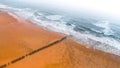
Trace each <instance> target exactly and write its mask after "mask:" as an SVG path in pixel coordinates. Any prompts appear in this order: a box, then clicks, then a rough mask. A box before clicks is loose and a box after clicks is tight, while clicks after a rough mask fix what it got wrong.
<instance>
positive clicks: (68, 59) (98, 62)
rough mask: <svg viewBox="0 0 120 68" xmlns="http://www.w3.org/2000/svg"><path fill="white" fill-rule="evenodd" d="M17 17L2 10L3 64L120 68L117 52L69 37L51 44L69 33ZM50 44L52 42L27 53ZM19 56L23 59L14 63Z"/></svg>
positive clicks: (14, 66) (43, 67)
mask: <svg viewBox="0 0 120 68" xmlns="http://www.w3.org/2000/svg"><path fill="white" fill-rule="evenodd" d="M18 19H19V18H18ZM18 19H16V18H14V17H13V16H10V15H9V14H7V13H5V12H0V68H4V67H5V68H120V57H118V56H115V55H111V54H108V53H104V52H101V51H98V50H94V49H88V48H86V47H84V46H83V45H81V44H78V43H76V42H75V41H73V40H71V39H69V38H67V39H64V40H61V41H59V42H57V43H55V44H51V43H52V42H55V41H57V40H60V39H62V38H64V37H66V35H64V34H59V33H55V32H51V31H48V30H45V29H42V28H40V27H38V26H35V25H33V24H31V23H29V22H27V21H25V20H23V19H19V20H18ZM48 44H51V45H52V46H50V47H47V48H44V49H42V50H39V51H37V52H35V53H34V54H32V55H28V54H29V53H30V52H32V51H35V50H36V49H38V48H42V47H44V46H47V45H48ZM21 57H22V59H21ZM16 58H19V59H21V60H19V61H16V62H15V63H11V61H13V60H15V59H16ZM4 64H5V65H4Z"/></svg>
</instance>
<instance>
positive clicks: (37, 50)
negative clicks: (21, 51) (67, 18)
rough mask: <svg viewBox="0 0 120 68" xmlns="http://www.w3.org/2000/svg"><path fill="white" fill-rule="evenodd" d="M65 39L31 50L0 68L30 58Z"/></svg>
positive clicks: (1, 67)
mask: <svg viewBox="0 0 120 68" xmlns="http://www.w3.org/2000/svg"><path fill="white" fill-rule="evenodd" d="M65 39H67V36H65V37H63V38H61V39H59V40H57V41H55V42H52V43H50V44H48V45H46V46H44V47H42V48H38V49H36V50H33V51H32V52H30V53H28V54H26V55H24V56H21V57H19V58H16V59H14V60H12V61H10V62H8V63H6V64H3V65H1V66H0V68H6V67H7V66H9V65H11V64H14V63H16V62H18V61H20V60H23V59H24V58H26V57H28V56H30V55H33V54H35V53H37V52H39V51H42V50H44V49H46V48H49V47H51V46H53V45H55V44H57V43H60V42H62V41H64V40H65Z"/></svg>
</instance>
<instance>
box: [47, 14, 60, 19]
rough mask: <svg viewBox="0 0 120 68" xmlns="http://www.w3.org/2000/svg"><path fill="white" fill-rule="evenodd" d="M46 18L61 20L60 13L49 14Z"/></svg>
mask: <svg viewBox="0 0 120 68" xmlns="http://www.w3.org/2000/svg"><path fill="white" fill-rule="evenodd" d="M46 18H47V19H50V20H61V18H62V16H61V15H49V16H46Z"/></svg>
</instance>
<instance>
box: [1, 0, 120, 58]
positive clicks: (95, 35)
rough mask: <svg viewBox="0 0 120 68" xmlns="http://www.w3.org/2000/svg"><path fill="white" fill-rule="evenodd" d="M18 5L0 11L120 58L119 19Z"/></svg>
mask: <svg viewBox="0 0 120 68" xmlns="http://www.w3.org/2000/svg"><path fill="white" fill-rule="evenodd" d="M18 1H19V0H18ZM18 1H17V0H12V1H10V0H3V1H0V11H5V12H8V13H10V14H15V15H17V16H18V17H20V18H23V19H25V20H29V21H31V22H32V23H33V24H35V25H36V26H40V27H43V28H45V29H48V30H51V31H55V32H59V33H63V34H66V35H68V37H69V38H71V39H73V40H74V41H76V42H78V43H80V44H84V46H86V47H87V48H93V49H97V50H101V51H104V52H107V53H111V54H115V55H118V56H120V20H119V19H113V17H110V16H109V15H108V16H107V15H105V14H102V13H100V14H99V13H98V14H97V13H94V12H93V13H91V12H89V11H79V12H75V11H72V10H69V11H68V10H65V9H59V8H57V6H56V8H55V7H54V8H52V7H50V6H47V5H40V4H39V5H38V4H37V5H35V4H31V3H29V2H18ZM73 10H74V9H73Z"/></svg>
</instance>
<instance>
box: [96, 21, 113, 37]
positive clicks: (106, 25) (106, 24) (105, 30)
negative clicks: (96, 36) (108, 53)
mask: <svg viewBox="0 0 120 68" xmlns="http://www.w3.org/2000/svg"><path fill="white" fill-rule="evenodd" d="M94 25H96V26H98V27H101V28H103V33H104V34H105V35H112V34H113V33H114V32H113V31H112V30H111V28H110V23H109V21H106V20H102V21H99V22H97V23H95V24H94Z"/></svg>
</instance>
